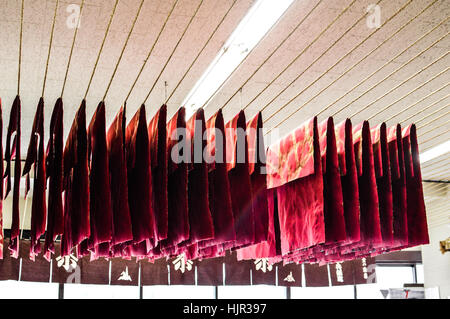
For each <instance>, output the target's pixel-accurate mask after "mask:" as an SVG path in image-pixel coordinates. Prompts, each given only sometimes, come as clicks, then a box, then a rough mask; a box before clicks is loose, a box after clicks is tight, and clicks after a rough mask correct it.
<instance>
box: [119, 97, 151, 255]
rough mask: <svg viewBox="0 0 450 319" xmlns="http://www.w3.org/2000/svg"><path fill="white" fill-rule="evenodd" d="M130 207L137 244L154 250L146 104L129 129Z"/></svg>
mask: <svg viewBox="0 0 450 319" xmlns="http://www.w3.org/2000/svg"><path fill="white" fill-rule="evenodd" d="M125 141H126V142H125V143H126V144H125V145H126V155H127V174H128V205H129V207H130V216H131V225H132V230H133V242H134V243H135V244H140V245H141V246H142V245H143V244H142V242H145V243H146V244H148V246H147V247H146V250H147V252H148V251H150V249H151V248H153V245H154V239H155V220H154V211H153V203H152V176H151V166H150V165H151V163H150V147H149V141H148V132H147V120H146V116H145V106H144V105H143V104H142V105H141V107H140V108H139V109H138V110H137V112H136V114H135V115H134V117H133V118H132V119H131V121H130V122H129V123H128V126H127V129H126V138H125Z"/></svg>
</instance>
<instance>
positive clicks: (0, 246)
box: [0, 98, 3, 260]
mask: <svg viewBox="0 0 450 319" xmlns="http://www.w3.org/2000/svg"><path fill="white" fill-rule="evenodd" d="M0 141H2V142H1V143H0V176H1V178H0V260H1V259H3V109H2V99H1V98H0Z"/></svg>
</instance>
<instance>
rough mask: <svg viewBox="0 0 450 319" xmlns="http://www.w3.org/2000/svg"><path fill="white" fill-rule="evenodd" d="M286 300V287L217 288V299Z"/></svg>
mask: <svg viewBox="0 0 450 319" xmlns="http://www.w3.org/2000/svg"><path fill="white" fill-rule="evenodd" d="M228 298H231V299H263V298H266V299H286V287H276V286H267V285H257V286H219V287H218V299H228Z"/></svg>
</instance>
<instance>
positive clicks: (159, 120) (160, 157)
mask: <svg viewBox="0 0 450 319" xmlns="http://www.w3.org/2000/svg"><path fill="white" fill-rule="evenodd" d="M166 122H167V106H166V105H163V106H161V108H160V109H159V110H158V112H156V114H155V116H154V117H153V118H152V120H151V121H150V123H149V125H148V137H149V142H150V157H151V165H152V185H153V203H154V212H155V222H156V239H157V240H158V241H161V240H163V239H166V238H167V232H168V211H167V209H168V208H167V206H168V197H167V132H166Z"/></svg>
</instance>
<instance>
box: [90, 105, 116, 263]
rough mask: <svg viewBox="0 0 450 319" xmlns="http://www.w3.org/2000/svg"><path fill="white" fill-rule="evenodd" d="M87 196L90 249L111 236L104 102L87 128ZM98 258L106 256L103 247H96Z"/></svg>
mask: <svg viewBox="0 0 450 319" xmlns="http://www.w3.org/2000/svg"><path fill="white" fill-rule="evenodd" d="M88 154H89V156H88V158H89V171H90V174H89V189H90V192H89V195H90V200H89V204H90V208H89V213H90V225H91V236H90V237H89V240H88V247H89V250H91V251H94V249H95V248H97V246H98V245H100V244H102V243H109V242H111V239H112V227H113V219H112V204H111V192H110V187H108V186H109V183H110V176H109V159H108V151H107V142H106V119H105V103H104V102H100V103H99V104H98V106H97V109H96V110H95V113H94V115H93V116H92V120H91V123H90V124H89V127H88ZM95 255H96V256H97V257H108V256H109V253H105V249H100V250H98V249H97V250H96V254H95Z"/></svg>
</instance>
